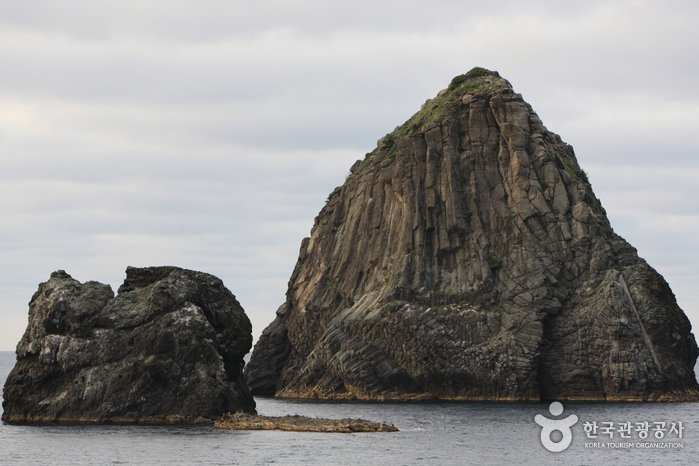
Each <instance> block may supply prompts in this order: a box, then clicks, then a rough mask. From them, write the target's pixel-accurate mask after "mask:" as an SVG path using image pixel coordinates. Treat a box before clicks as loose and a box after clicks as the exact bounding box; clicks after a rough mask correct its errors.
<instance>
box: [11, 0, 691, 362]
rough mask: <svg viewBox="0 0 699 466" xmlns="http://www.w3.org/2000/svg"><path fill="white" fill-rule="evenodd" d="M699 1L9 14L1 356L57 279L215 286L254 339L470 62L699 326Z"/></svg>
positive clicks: (65, 9) (21, 6) (85, 9)
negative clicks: (526, 106)
mask: <svg viewBox="0 0 699 466" xmlns="http://www.w3.org/2000/svg"><path fill="white" fill-rule="evenodd" d="M698 14H699V5H697V4H696V2H690V1H676V2H652V1H621V0H619V1H601V0H600V1H591V2H560V1H553V0H548V1H543V0H541V1H534V2H527V3H526V4H524V3H522V2H515V1H496V2H470V1H466V2H464V1H447V0H444V1H435V2H431V3H430V6H429V7H426V6H425V4H424V2H416V1H412V0H408V1H406V2H403V3H401V7H400V8H396V7H395V3H394V2H382V1H371V2H369V1H364V0H358V1H356V2H352V3H344V4H340V5H338V4H337V2H327V1H320V0H317V1H316V0H297V1H294V2H282V1H269V0H267V1H259V2H247V1H245V2H243V1H225V2H224V1H202V2H193V1H184V0H183V1H167V2H165V1H150V2H137V1H120V2H111V1H105V2H78V1H62V2H50V1H46V2H31V3H28V2H20V1H5V2H2V3H0V61H1V62H2V63H3V73H2V74H1V75H0V163H1V166H2V170H0V198H1V199H2V200H3V201H2V203H0V224H1V225H2V228H1V229H0V264H1V266H0V321H2V322H3V325H2V326H0V350H9V349H12V348H13V347H14V345H15V344H16V342H17V340H18V339H19V337H20V336H21V332H22V331H23V328H24V325H25V323H26V312H27V309H26V303H27V301H28V300H29V299H30V297H31V295H32V293H33V292H34V291H35V289H36V286H37V284H38V283H39V282H40V281H45V280H46V279H47V278H48V275H49V273H50V272H51V271H53V270H56V269H58V268H64V269H66V270H67V271H68V272H69V273H71V274H73V275H74V276H75V277H76V278H77V279H79V280H82V281H85V280H93V279H94V280H99V281H103V282H106V283H111V284H112V285H113V286H114V287H115V288H116V287H118V285H119V284H120V282H121V281H122V280H123V270H124V269H125V267H126V266H127V265H135V266H146V265H160V264H172V265H180V266H183V267H188V268H194V269H198V270H203V271H206V272H209V273H213V274H215V275H218V276H220V277H221V278H222V279H223V280H224V282H225V283H226V284H227V285H228V286H229V287H230V288H231V289H232V291H233V292H234V293H236V295H237V296H238V298H239V300H240V301H241V303H242V304H243V306H244V307H245V308H246V310H247V311H248V313H249V315H250V316H251V319H252V320H253V325H254V328H255V333H256V334H257V333H259V332H260V331H261V330H262V328H263V327H264V326H265V325H266V324H267V323H268V322H269V321H271V319H272V317H273V313H274V310H275V309H276V307H277V306H278V305H279V304H281V303H282V302H283V300H284V292H285V287H286V283H287V280H288V278H289V276H290V274H291V270H292V268H293V266H294V263H295V260H296V257H297V254H298V247H299V244H300V241H301V238H303V237H304V236H307V235H308V232H309V230H310V228H311V226H312V222H313V218H314V216H315V215H316V214H317V213H318V211H319V210H320V208H321V207H322V205H323V202H324V200H325V198H326V196H327V195H328V193H329V192H330V191H331V190H332V189H333V188H334V187H335V186H337V185H339V184H342V182H343V181H344V178H345V175H346V174H347V171H348V169H349V167H350V166H351V164H352V163H353V161H354V160H355V159H357V158H362V157H363V156H364V153H365V152H368V151H370V150H372V149H373V148H374V145H375V142H376V140H377V139H379V138H380V137H381V136H383V135H384V134H385V133H387V132H389V131H391V130H392V129H393V128H394V127H395V126H397V125H399V124H402V123H403V122H404V121H406V120H407V119H408V118H409V117H410V116H411V115H412V114H413V113H414V112H415V111H417V109H418V108H419V106H420V104H421V103H422V102H424V100H425V99H427V98H431V97H433V96H434V95H435V94H436V93H437V92H438V91H439V90H440V89H441V88H444V87H446V86H447V84H448V83H449V81H450V79H451V78H452V77H453V76H455V75H457V74H461V73H464V72H466V71H468V69H470V68H471V67H473V66H484V67H487V68H490V69H496V70H498V71H500V73H501V74H502V75H503V76H504V77H506V78H507V79H509V80H510V81H511V82H512V83H513V85H514V87H515V90H516V91H517V92H520V93H522V94H523V96H524V98H525V100H527V101H528V102H529V103H531V104H532V106H533V107H534V109H535V110H536V111H537V112H538V113H539V115H540V116H541V117H542V119H543V121H544V122H545V124H546V125H547V126H548V127H549V129H551V130H552V131H554V132H556V133H558V134H560V135H561V136H562V137H563V139H564V140H566V141H567V142H569V143H571V144H572V145H573V146H574V147H575V149H576V153H577V155H578V158H579V160H580V162H581V164H582V166H583V168H585V169H586V170H587V171H588V172H589V173H590V178H591V180H592V183H593V187H594V188H595V191H596V193H597V195H598V196H599V197H600V198H601V200H602V202H603V205H604V206H605V208H606V209H607V211H608V213H609V215H610V218H611V220H612V225H613V226H614V227H615V230H616V231H617V232H618V233H619V234H620V235H621V236H624V237H625V238H627V239H628V240H629V241H630V242H631V243H632V244H633V245H634V246H636V247H637V248H638V249H639V253H640V254H641V256H643V257H645V258H646V259H647V260H648V261H649V263H650V264H651V265H653V266H655V267H656V268H658V270H659V271H660V272H661V273H663V274H664V275H665V277H666V278H667V279H668V281H669V282H670V285H671V286H672V287H673V290H674V291H675V293H676V295H677V297H678V300H679V302H680V304H681V305H682V306H683V307H684V309H685V311H687V313H688V315H689V316H690V318H691V319H692V321H693V322H694V323H695V324H699V292H696V291H695V287H694V283H696V279H697V278H699V277H697V273H696V272H695V270H697V268H698V267H697V266H698V265H699V253H697V252H695V251H696V250H697V248H696V242H697V241H696V240H697V234H696V231H697V227H699V201H697V200H696V195H695V194H696V193H695V191H696V190H695V188H694V182H693V180H695V179H696V177H697V175H699V173H697V169H699V167H698V166H697V160H699V157H697V155H698V153H699V143H697V142H696V138H695V136H694V133H695V132H696V127H697V124H698V123H699V90H698V89H697V87H696V86H695V83H696V82H697V78H699V62H698V61H697V60H696V59H695V57H697V56H699V53H697V52H699V50H698V48H699V31H698V30H697V28H696V26H695V24H694V19H695V18H696V17H697V15H698Z"/></svg>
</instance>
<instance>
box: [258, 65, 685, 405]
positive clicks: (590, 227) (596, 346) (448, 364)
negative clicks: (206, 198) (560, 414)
mask: <svg viewBox="0 0 699 466" xmlns="http://www.w3.org/2000/svg"><path fill="white" fill-rule="evenodd" d="M350 172H351V174H350V176H349V177H348V179H347V181H346V182H345V184H344V185H343V186H340V187H338V188H337V189H335V191H333V193H332V194H331V195H330V197H329V199H328V201H327V203H326V205H325V207H324V208H323V209H322V210H321V212H320V214H319V215H318V217H317V218H316V220H315V224H314V226H313V229H312V231H311V236H310V238H306V239H304V240H303V242H302V243H301V250H300V253H299V259H298V262H297V264H296V268H295V269H294V271H293V274H292V276H291V279H290V281H289V288H288V291H287V296H286V298H287V299H286V302H285V303H284V304H283V305H282V306H281V307H280V308H279V311H278V312H277V317H276V319H275V320H274V322H272V323H271V324H270V326H269V327H268V328H267V329H266V330H265V331H264V332H263V334H262V336H261V338H260V340H259V342H258V344H257V345H256V347H255V349H254V351H253V356H252V359H251V362H250V364H249V365H248V368H247V369H246V372H247V375H248V378H249V384H250V387H251V389H252V391H253V393H259V394H276V396H280V397H298V398H321V399H369V400H393V399H398V400H406V399H434V398H438V399H449V400H541V399H557V400H685V399H686V400H689V399H697V397H698V396H699V387H698V386H697V383H696V381H695V379H694V373H693V366H694V362H695V360H696V357H697V355H698V354H699V350H698V349H697V345H696V342H695V339H694V336H693V335H692V333H691V327H690V323H689V321H688V319H687V318H686V316H685V315H684V313H683V312H682V310H681V309H680V308H679V307H678V306H677V303H676V301H675V297H674V295H673V294H672V292H671V291H670V288H669V287H668V285H667V283H666V282H665V281H664V280H663V278H662V277H661V276H660V275H659V274H658V273H657V272H656V271H655V270H653V269H652V268H651V267H650V266H649V265H648V264H647V263H646V262H645V261H644V260H643V259H641V258H639V257H638V255H637V253H636V250H635V249H634V248H633V247H632V246H631V245H629V244H628V243H627V242H626V241H624V240H623V239H622V238H621V237H619V236H618V235H616V234H615V233H614V231H613V230H612V228H611V226H610V224H609V221H608V219H607V216H606V212H605V210H604V209H603V208H602V205H601V203H600V201H599V200H598V199H597V197H596V196H595V194H594V192H593V190H592V187H591V185H590V183H589V181H588V179H587V175H586V173H585V172H584V171H583V170H582V169H581V168H580V166H579V165H578V162H577V159H576V156H575V153H574V151H573V148H572V147H571V146H570V145H568V144H566V143H564V142H563V141H562V140H561V138H560V137H559V136H558V135H556V134H554V133H552V132H550V131H548V130H547V129H546V127H545V126H544V125H543V123H542V122H541V120H540V119H539V117H538V116H537V114H536V113H535V112H534V111H533V110H532V108H531V106H529V104H527V103H526V102H525V101H524V100H523V99H522V96H521V95H519V94H516V93H515V92H514V91H513V89H512V86H511V85H510V83H509V82H508V81H506V80H505V79H502V78H501V77H500V76H499V75H498V74H497V73H496V72H490V71H487V70H483V69H479V68H476V69H474V70H472V71H471V72H469V73H467V74H466V75H462V76H459V77H457V78H455V79H454V80H453V81H452V83H451V85H450V86H449V87H448V88H447V89H445V90H444V91H442V92H440V93H439V94H438V96H437V97H436V98H435V99H432V100H428V101H427V102H426V103H425V105H423V108H422V109H421V110H420V111H419V112H418V113H416V114H415V115H414V116H413V117H412V118H410V120H408V121H407V122H406V123H405V124H403V125H402V126H400V127H397V128H396V129H395V130H394V131H393V132H391V133H389V134H387V135H386V136H385V137H383V138H382V139H380V140H379V142H378V146H377V147H376V148H375V149H374V150H373V151H372V152H371V153H370V154H367V157H366V158H365V160H362V161H357V162H356V163H355V164H354V165H353V166H352V168H351V170H350Z"/></svg>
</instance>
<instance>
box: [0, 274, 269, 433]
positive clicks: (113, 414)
mask: <svg viewBox="0 0 699 466" xmlns="http://www.w3.org/2000/svg"><path fill="white" fill-rule="evenodd" d="M251 346H252V335H251V325H250V321H249V320H248V318H247V316H246V315H245V313H244V311H243V309H242V308H241V307H240V304H239V303H238V301H237V300H236V299H235V296H233V294H231V292H230V291H229V290H228V289H226V287H225V286H224V285H223V282H221V280H219V279H218V278H216V277H214V276H212V275H208V274H205V273H200V272H194V271H191V270H184V269H180V268H177V267H149V268H133V267H129V268H128V269H127V270H126V280H125V281H124V284H123V285H122V286H121V287H120V288H119V294H118V295H117V296H116V297H114V293H113V292H112V289H111V287H110V286H109V285H103V284H101V283H98V282H94V281H90V282H86V283H82V284H81V283H80V282H78V281H77V280H74V279H73V278H71V276H70V275H68V274H67V273H65V272H64V271H58V272H54V273H52V274H51V278H50V280H49V281H48V282H45V283H42V284H41V285H39V290H38V291H37V292H36V293H35V294H34V297H33V298H32V300H31V302H30V303H29V324H28V326H27V330H26V332H25V334H24V336H23V337H22V340H21V341H20V342H19V344H18V345H17V363H16V365H15V367H14V369H13V370H12V372H11V373H10V375H9V377H8V378H7V381H6V383H5V388H4V401H3V409H4V413H3V415H2V420H3V421H14V422H26V421H30V422H86V423H197V422H210V421H213V420H215V419H218V418H219V417H220V416H221V415H222V414H224V413H227V412H236V411H245V412H248V413H255V401H254V400H253V399H252V396H251V395H250V392H249V390H248V388H247V385H246V384H245V381H244V379H243V375H242V369H243V364H244V363H243V356H244V355H245V354H246V353H247V352H248V351H249V350H250V347H251Z"/></svg>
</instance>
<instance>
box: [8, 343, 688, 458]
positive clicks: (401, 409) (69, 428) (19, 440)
mask: <svg viewBox="0 0 699 466" xmlns="http://www.w3.org/2000/svg"><path fill="white" fill-rule="evenodd" d="M14 362H15V355H14V353H12V352H0V387H2V386H3V385H4V382H5V379H6V377H7V375H8V374H9V372H10V370H11V369H12V367H13V366H14ZM256 401H257V410H258V412H259V413H260V414H264V415H269V416H278V415H285V414H301V415H305V416H310V417H324V418H337V419H339V418H346V417H351V418H363V419H368V420H371V421H377V422H388V423H392V424H394V425H395V426H396V427H398V429H400V432H396V433H363V434H327V433H304V432H280V431H229V430H213V429H212V428H211V425H196V426H113V425H60V424H58V425H35V424H31V425H16V424H2V425H0V464H11V465H24V464H32V465H39V464H46V465H49V464H50V465H64V464H65V465H92V464H99V465H101V464H143V465H154V464H177V465H196V464H207V465H267V464H274V465H353V466H354V465H364V464H366V465H370V464H371V465H374V464H376V465H466V464H488V465H491V464H505V463H509V464H538V465H542V464H560V465H594V464H610V465H625V464H663V465H664V464H697V463H699V403H564V404H563V407H564V412H563V414H562V415H560V416H559V417H557V418H555V417H554V416H553V415H551V414H550V413H549V405H548V404H544V403H419V404H418V403H337V402H320V403H319V402H307V401H292V400H279V399H274V398H256ZM537 414H541V415H543V416H546V417H548V418H551V419H560V418H564V417H566V416H568V415H573V414H574V415H576V416H577V417H578V422H577V423H576V424H575V425H574V426H573V427H572V429H571V432H572V441H571V443H570V446H569V447H568V448H567V449H565V450H564V451H562V452H559V453H554V452H550V451H548V450H547V449H546V448H544V446H543V445H542V443H541V439H540V433H541V427H540V426H539V425H537V423H535V422H534V417H535V416H536V415H537ZM644 422H648V423H649V429H648V431H647V433H646V434H645V435H646V436H647V437H646V438H645V439H644V438H641V435H643V434H642V432H643V430H639V431H637V430H636V429H637V427H642V426H643V423H644ZM661 422H665V423H666V424H665V425H664V426H661V425H660V424H655V423H661ZM625 423H630V424H628V426H631V430H630V432H626V431H624V427H626V425H625ZM673 423H674V425H675V430H677V431H680V430H681V437H680V436H679V434H678V433H677V432H674V431H673V432H670V430H671V429H672V424H673ZM679 423H681V428H680V424H679ZM585 424H587V425H588V430H589V431H590V432H589V433H586V432H585V427H584V425H585ZM639 424H640V426H639ZM594 425H596V426H597V432H596V434H597V436H596V437H592V436H593V435H595V432H594V429H593V426H594ZM661 427H664V430H663V429H661ZM619 429H621V431H620V430H619ZM654 429H656V430H655V431H654ZM654 432H658V433H657V434H656V433H654ZM659 433H662V435H663V436H662V438H656V435H659ZM622 434H623V435H628V436H629V437H628V438H625V437H622ZM588 435H589V436H591V437H592V438H588ZM550 438H551V439H552V441H554V442H558V441H560V440H561V438H562V436H561V434H560V432H554V433H553V434H552V435H551V436H550Z"/></svg>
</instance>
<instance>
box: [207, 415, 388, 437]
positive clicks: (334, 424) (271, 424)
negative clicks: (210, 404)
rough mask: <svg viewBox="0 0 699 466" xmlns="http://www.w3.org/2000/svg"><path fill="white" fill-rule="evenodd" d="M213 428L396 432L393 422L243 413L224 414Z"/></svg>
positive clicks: (350, 432) (345, 432) (349, 432)
mask: <svg viewBox="0 0 699 466" xmlns="http://www.w3.org/2000/svg"><path fill="white" fill-rule="evenodd" d="M214 429H231V430H286V431H292V432H334V433H342V434H352V433H356V432H398V429H396V426H394V425H393V424H380V423H378V422H371V421H365V420H364V419H313V418H310V417H305V416H299V415H295V416H281V417H269V416H252V415H250V414H245V413H236V414H226V415H225V416H223V417H222V418H221V419H219V420H218V421H216V423H215V424H214Z"/></svg>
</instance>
